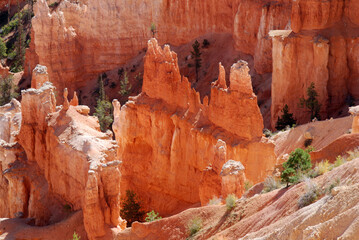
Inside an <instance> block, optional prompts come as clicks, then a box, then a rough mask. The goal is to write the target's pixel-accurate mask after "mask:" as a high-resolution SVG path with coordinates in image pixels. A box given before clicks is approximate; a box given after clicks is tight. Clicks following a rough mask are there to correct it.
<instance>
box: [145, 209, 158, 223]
mask: <svg viewBox="0 0 359 240" xmlns="http://www.w3.org/2000/svg"><path fill="white" fill-rule="evenodd" d="M158 215H159V213H156V212H155V211H154V210H152V211H151V212H149V213H147V217H146V219H145V221H146V222H153V221H156V220H160V219H162V217H161V216H158Z"/></svg>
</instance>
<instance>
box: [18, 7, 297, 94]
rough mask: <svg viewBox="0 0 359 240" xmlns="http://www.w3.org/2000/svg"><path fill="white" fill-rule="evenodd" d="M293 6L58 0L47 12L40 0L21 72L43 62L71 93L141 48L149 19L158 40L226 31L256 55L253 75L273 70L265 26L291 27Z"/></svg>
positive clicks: (58, 83)
mask: <svg viewBox="0 0 359 240" xmlns="http://www.w3.org/2000/svg"><path fill="white" fill-rule="evenodd" d="M290 5H291V3H290V1H288V0H282V1H279V2H278V1H275V2H272V1H269V0H266V1H250V0H237V1H228V0H223V1H215V0H209V1H202V0H196V1H191V3H189V2H188V1H182V0H181V1H164V0H155V1H138V0H134V1H124V0H116V1H97V0H86V1H83V0H82V1H76V2H74V1H61V3H60V5H59V6H58V7H57V8H56V10H54V11H51V10H50V9H49V7H48V6H47V3H46V1H45V0H39V1H37V3H36V4H35V8H34V12H35V17H34V19H33V21H32V39H33V41H32V43H31V46H30V49H29V51H28V53H27V55H26V56H27V58H26V59H27V63H26V64H25V65H26V69H25V74H28V75H30V70H32V69H33V68H34V67H35V66H36V64H38V63H40V64H42V65H46V66H47V67H48V72H49V76H50V78H51V79H52V81H53V82H54V85H55V86H56V87H57V88H58V89H63V88H65V87H67V88H69V92H70V93H72V92H73V91H74V90H76V89H77V88H79V87H82V86H84V85H85V84H86V81H87V80H88V79H89V78H94V76H96V75H97V74H99V73H102V72H104V71H106V70H111V69H114V68H117V67H119V66H120V65H121V64H124V63H125V62H126V61H128V60H129V59H131V58H133V57H134V56H136V55H137V54H138V53H139V52H140V51H142V50H143V49H144V48H145V47H146V42H147V40H148V39H149V38H150V37H151V31H150V24H151V22H153V23H155V24H156V27H157V33H156V38H158V39H159V42H160V43H170V44H172V45H176V46H178V45H182V44H185V43H188V42H189V41H192V40H193V39H195V38H197V37H199V36H202V35H204V34H207V33H231V34H233V36H234V39H235V46H236V48H237V49H238V50H240V51H242V52H244V53H249V54H251V55H255V69H256V70H257V71H258V73H266V72H271V63H272V60H271V45H272V43H271V40H270V38H269V37H268V31H269V30H273V29H282V28H285V27H287V26H288V23H289V19H290ZM248 19H253V21H248ZM244 21H245V22H244Z"/></svg>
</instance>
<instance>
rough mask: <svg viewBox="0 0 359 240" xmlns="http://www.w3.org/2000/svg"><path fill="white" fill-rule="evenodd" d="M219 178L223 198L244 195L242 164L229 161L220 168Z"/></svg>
mask: <svg viewBox="0 0 359 240" xmlns="http://www.w3.org/2000/svg"><path fill="white" fill-rule="evenodd" d="M221 177H222V196H223V197H227V196H228V195H229V194H235V195H236V196H241V195H242V194H243V193H244V187H243V186H244V182H245V174H244V166H243V165H242V163H240V162H238V161H234V160H229V161H228V162H226V163H225V164H224V165H223V167H222V171H221Z"/></svg>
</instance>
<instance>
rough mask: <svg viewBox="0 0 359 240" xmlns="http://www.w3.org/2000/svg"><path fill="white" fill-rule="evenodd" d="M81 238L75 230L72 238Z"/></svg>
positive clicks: (77, 239)
mask: <svg viewBox="0 0 359 240" xmlns="http://www.w3.org/2000/svg"><path fill="white" fill-rule="evenodd" d="M80 239H81V237H80V235H78V234H77V233H76V232H74V234H73V235H72V240H80Z"/></svg>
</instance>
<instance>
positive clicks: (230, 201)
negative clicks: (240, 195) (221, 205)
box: [226, 194, 237, 210]
mask: <svg viewBox="0 0 359 240" xmlns="http://www.w3.org/2000/svg"><path fill="white" fill-rule="evenodd" d="M236 201H237V197H236V195H234V194H229V195H228V196H227V197H226V207H227V210H232V209H233V208H234V207H235V206H236Z"/></svg>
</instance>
